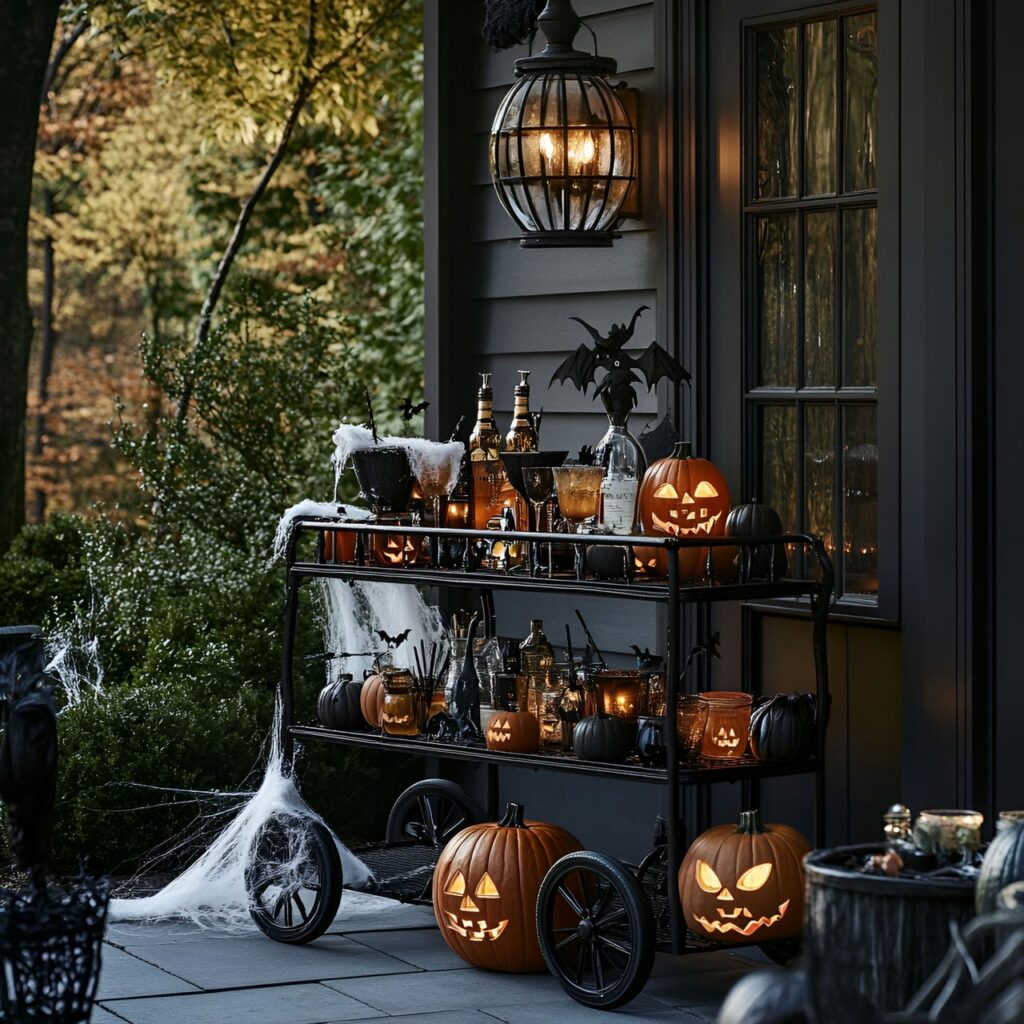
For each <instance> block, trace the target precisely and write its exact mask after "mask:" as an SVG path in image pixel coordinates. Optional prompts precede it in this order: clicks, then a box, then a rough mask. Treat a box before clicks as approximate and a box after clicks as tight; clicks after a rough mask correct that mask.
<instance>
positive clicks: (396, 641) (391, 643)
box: [374, 627, 412, 647]
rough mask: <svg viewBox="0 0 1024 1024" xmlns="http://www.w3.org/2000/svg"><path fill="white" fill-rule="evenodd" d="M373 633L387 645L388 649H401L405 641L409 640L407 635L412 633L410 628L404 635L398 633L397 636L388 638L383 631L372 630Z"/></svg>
mask: <svg viewBox="0 0 1024 1024" xmlns="http://www.w3.org/2000/svg"><path fill="white" fill-rule="evenodd" d="M374 632H375V633H376V634H377V636H379V637H380V638H381V640H383V641H384V643H386V644H387V645H388V647H401V646H402V644H404V643H405V641H406V640H408V639H409V634H410V633H411V632H412V627H410V628H409V629H407V630H406V631H405V632H404V633H399V634H398V636H390V635H389V634H388V633H385V632H384V630H383V629H377V630H374Z"/></svg>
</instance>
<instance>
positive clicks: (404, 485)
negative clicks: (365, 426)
mask: <svg viewBox="0 0 1024 1024" xmlns="http://www.w3.org/2000/svg"><path fill="white" fill-rule="evenodd" d="M352 468H353V469H354V470H355V471H356V480H358V481H359V490H360V491H361V492H362V495H363V497H364V498H365V499H366V500H367V501H368V502H369V503H370V507H371V508H372V509H373V510H374V512H376V513H377V514H378V515H380V514H383V513H388V512H408V511H409V500H410V498H412V489H413V486H414V484H415V483H416V477H415V475H414V474H413V471H412V466H411V465H410V464H409V455H408V453H407V452H406V450H405V449H404V448H401V447H399V446H398V445H386V444H378V445H375V446H374V447H373V448H359V449H357V450H356V451H354V452H353V453H352Z"/></svg>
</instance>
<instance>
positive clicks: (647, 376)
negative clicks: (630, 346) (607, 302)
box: [549, 306, 690, 426]
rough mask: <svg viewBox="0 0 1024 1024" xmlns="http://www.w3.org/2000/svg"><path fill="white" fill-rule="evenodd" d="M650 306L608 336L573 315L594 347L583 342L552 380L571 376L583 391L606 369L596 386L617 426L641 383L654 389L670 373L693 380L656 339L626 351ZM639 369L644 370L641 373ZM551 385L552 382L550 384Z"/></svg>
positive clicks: (673, 377) (634, 400) (674, 378)
mask: <svg viewBox="0 0 1024 1024" xmlns="http://www.w3.org/2000/svg"><path fill="white" fill-rule="evenodd" d="M646 309H650V306H641V307H640V308H639V309H638V310H637V311H636V312H635V313H634V314H633V317H632V319H631V320H630V321H629V325H628V326H627V325H626V324H624V323H623V324H612V326H611V327H610V328H609V330H608V334H607V336H605V335H602V334H601V332H600V331H598V329H597V328H596V327H593V326H591V325H590V324H588V323H587V322H586V320H581V319H580V318H579V317H578V316H571V317H569V319H570V320H575V321H576V322H577V323H578V324H581V325H582V326H583V327H584V328H586V330H587V332H588V333H589V334H590V336H591V337H592V338H593V339H594V347H593V348H590V347H588V346H587V345H585V344H584V345H580V346H579V348H577V349H576V351H575V352H574V353H573V354H572V355H571V356H569V358H568V359H566V360H565V361H564V362H562V364H561V365H560V366H559V367H558V369H557V370H555V372H554V374H552V377H551V384H554V383H555V381H558V382H559V383H560V384H564V383H565V382H566V381H567V380H571V381H572V382H573V384H574V385H575V386H576V387H577V388H578V389H579V390H580V391H582V392H583V394H586V393H587V388H588V387H589V386H590V385H591V384H594V383H596V382H597V371H598V370H604V377H603V379H602V380H601V382H600V383H599V384H598V385H597V387H596V389H595V390H594V394H595V395H597V396H600V398H601V401H602V403H603V404H604V408H605V412H607V413H608V419H609V420H611V422H612V423H613V424H614V425H615V426H625V423H626V420H627V419H628V417H629V414H630V413H631V412H632V411H633V407H634V406H635V405H636V403H637V394H636V387H635V385H637V384H644V383H646V385H647V390H648V391H650V390H651V389H652V388H653V387H654V385H655V384H657V383H658V381H660V380H662V379H663V378H665V377H668V378H669V380H671V381H672V383H673V384H679V383H681V382H683V381H685V382H686V383H687V384H689V383H690V374H689V371H687V370H686V369H685V368H684V367H683V366H682V365H681V364H680V363H679V362H678V361H677V360H676V359H674V358H673V357H672V356H670V355H669V354H668V353H667V352H666V351H665V350H664V349H663V348H662V347H661V346H660V345H659V344H658V343H657V342H656V341H652V342H651V343H650V345H648V346H647V348H645V349H643V350H642V351H641V352H637V353H633V352H626V351H624V349H625V346H626V344H627V342H629V341H630V339H631V338H632V337H633V332H634V330H635V329H636V322H637V320H639V319H640V316H641V314H642V313H643V312H644V310H646ZM637 371H639V372H640V373H641V374H643V378H641V377H640V376H638V374H637ZM549 387H550V385H549Z"/></svg>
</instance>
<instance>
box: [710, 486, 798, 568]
mask: <svg viewBox="0 0 1024 1024" xmlns="http://www.w3.org/2000/svg"><path fill="white" fill-rule="evenodd" d="M784 532H785V530H784V529H783V527H782V518H781V517H780V515H779V513H778V512H776V511H775V509H773V508H769V507H768V506H767V505H761V504H759V503H758V502H757V501H756V500H754V501H750V502H748V503H747V504H745V505H736V506H735V507H734V508H731V509H730V510H729V515H728V516H727V517H726V520H725V534H726V536H727V537H778V536H779V535H780V534H782V533H784ZM744 555H746V556H747V557H748V558H749V565H748V568H749V575H750V577H752V578H754V579H765V578H770V579H780V578H781V577H783V576H785V575H786V573H787V571H788V569H789V560H788V559H787V557H786V546H785V544H775V545H764V544H762V545H760V546H759V547H756V548H745V549H743V550H740V551H738V552H737V553H736V565H737V567H739V568H740V569H742V567H743V559H744Z"/></svg>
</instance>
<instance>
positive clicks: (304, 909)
mask: <svg viewBox="0 0 1024 1024" xmlns="http://www.w3.org/2000/svg"><path fill="white" fill-rule="evenodd" d="M310 533H313V534H315V535H316V537H317V547H316V552H317V553H316V555H315V556H314V560H302V559H300V558H299V557H298V551H299V543H300V540H301V538H302V537H303V536H308V535H309V534H310ZM329 533H333V534H334V535H335V536H339V535H345V534H352V533H354V534H356V539H355V546H354V551H355V555H354V557H353V558H352V560H351V561H350V562H349V563H345V564H337V563H334V562H328V561H326V560H324V559H323V557H322V556H323V544H324V541H323V538H324V536H325V535H326V534H329ZM398 534H400V535H402V537H403V538H408V537H410V536H413V537H419V540H420V543H423V544H424V546H426V545H425V542H427V541H430V542H431V547H432V549H433V550H434V551H436V550H437V545H438V543H442V544H453V543H459V544H465V543H474V544H476V543H480V542H484V543H492V542H494V541H496V540H500V541H503V542H505V543H506V544H507V543H517V544H523V545H526V544H529V543H531V542H533V543H540V544H547V543H548V542H552V543H555V544H565V543H566V542H567V541H570V542H571V543H573V544H581V545H585V546H587V547H589V546H591V545H618V546H620V547H626V548H627V549H628V550H629V555H630V557H629V558H628V559H626V563H627V565H629V566H632V564H633V559H632V549H633V548H634V547H641V546H642V547H643V548H644V549H648V550H650V549H657V550H658V551H659V553H660V552H663V553H664V554H665V555H666V556H667V558H666V563H665V564H666V565H667V576H666V577H665V578H662V579H657V578H652V577H649V576H643V575H633V574H632V572H629V574H628V575H627V576H625V577H624V578H622V579H619V580H596V579H585V580H581V579H578V578H577V575H576V573H571V572H566V573H564V574H562V575H558V574H552V575H539V574H537V575H531V574H529V573H528V572H526V571H522V572H516V571H512V572H509V571H498V570H494V571H489V570H485V569H480V570H475V571H466V570H464V569H462V568H452V569H444V568H434V567H427V566H420V565H418V564H413V565H408V566H386V565H375V564H372V559H371V558H370V557H369V555H368V554H367V553H368V552H369V551H370V550H371V549H372V547H373V541H374V538H375V537H376V538H377V540H378V541H380V540H381V539H383V538H381V537H380V536H379V535H385V536H394V535H398ZM399 543H400V544H404V543H405V541H404V540H400V541H399ZM782 545H789V546H791V547H795V548H797V549H801V550H803V551H804V552H806V553H808V554H809V555H810V556H811V558H813V560H814V563H815V564H816V567H817V571H816V576H815V578H808V579H792V578H786V577H776V575H775V572H774V563H775V556H774V554H773V555H772V556H771V558H770V559H769V561H770V563H771V567H770V568H769V570H768V572H767V573H764V574H763V575H762V576H759V577H755V575H754V572H753V570H752V567H753V566H755V565H759V566H761V567H762V569H760V570H758V571H760V572H762V573H763V572H764V570H763V566H764V562H765V559H764V555H765V552H770V553H771V552H775V551H780V550H784V549H783V548H782V547H781V546H782ZM349 547H350V548H351V547H352V545H351V544H350V545H349ZM694 547H699V548H702V549H704V551H705V552H706V554H707V558H706V563H705V564H706V570H707V571H706V573H705V574H704V578H703V579H702V580H701V581H700V582H692V583H691V582H684V581H682V580H680V579H679V563H678V560H677V557H676V555H677V553H678V552H679V551H680V550H681V549H684V548H690V549H692V548H694ZM722 548H728V549H731V551H730V555H729V558H730V565H734V566H736V567H737V568H736V571H735V572H731V573H730V574H728V575H726V574H722V573H720V574H718V575H716V573H715V566H716V564H718V565H721V564H722V559H721V557H719V558H715V557H714V556H715V554H716V549H722ZM733 552H735V556H734V557H733V555H732V553H733ZM717 553H718V554H719V556H721V555H722V554H723V552H720V551H719V552H717ZM286 561H287V593H286V602H285V622H284V655H283V666H282V673H281V682H280V702H281V709H282V717H281V729H282V736H281V741H282V746H283V749H284V750H285V753H286V756H287V755H288V754H289V753H290V751H291V749H292V746H293V744H294V742H295V741H296V740H298V741H301V742H307V741H315V740H319V741H325V742H329V743H337V744H343V745H347V746H351V747H362V748H368V749H374V750H386V751H389V752H392V753H396V754H401V753H405V754H417V755H422V756H429V757H438V758H449V759H453V760H462V761H473V762H478V763H484V764H486V765H487V766H488V772H489V774H490V775H491V779H492V782H493V786H492V790H493V789H496V780H497V770H498V768H499V767H500V766H501V765H503V764H504V765H516V766H525V767H529V768H533V769H541V770H551V771H559V772H564V773H569V774H577V775H589V776H598V777H610V778H617V779H631V780H635V781H637V782H645V783H654V784H657V785H661V786H664V787H665V823H664V829H663V835H662V841H660V842H658V843H657V845H656V848H655V850H654V851H653V852H652V853H651V854H650V855H649V856H648V857H647V858H645V860H644V861H643V862H642V863H641V865H639V867H638V868H636V869H632V870H629V869H626V870H624V868H623V865H621V864H620V863H619V862H618V861H615V860H614V858H611V857H606V856H605V855H603V854H600V853H599V852H587V853H586V854H585V855H584V854H580V855H572V856H574V857H576V858H577V860H578V859H579V858H580V857H583V858H584V860H583V861H580V862H578V863H577V862H576V861H574V862H573V863H572V864H570V865H568V867H567V870H572V871H574V872H576V873H580V872H583V873H587V872H589V873H590V875H591V876H593V877H592V879H591V881H592V882H593V887H594V891H595V892H598V893H600V894H601V895H599V897H598V901H599V902H600V903H601V905H602V914H603V917H602V919H603V920H604V919H607V920H608V921H609V922H611V921H612V920H613V919H614V924H613V925H612V924H609V930H608V932H607V934H606V936H605V939H603V940H602V942H601V943H600V944H597V943H596V940H594V942H595V945H600V946H601V948H602V949H604V951H605V952H607V953H608V955H609V961H608V962H607V963H602V962H601V958H600V956H599V955H598V953H597V952H595V953H594V956H593V966H592V968H591V967H590V966H587V967H586V969H580V968H579V964H578V963H577V962H574V963H567V962H565V961H564V960H563V959H562V958H560V955H559V952H558V950H559V948H560V946H564V945H565V941H568V940H558V941H556V939H557V938H558V937H556V936H555V935H554V934H553V932H554V931H558V932H560V933H565V932H566V931H567V929H566V928H565V927H564V926H563V927H560V928H558V929H554V928H553V924H552V922H553V921H554V919H555V912H556V911H555V907H554V905H553V901H557V899H558V894H559V892H561V893H563V894H564V893H565V886H564V885H561V884H560V881H559V878H558V877H554V878H548V879H546V880H545V884H544V886H543V887H542V889H541V893H540V898H539V900H538V909H537V914H538V921H537V925H538V935H539V938H540V941H541V947H542V950H543V951H544V954H545V960H546V961H547V963H548V966H549V967H550V968H551V969H552V973H554V974H555V975H556V977H558V978H559V980H560V982H561V983H562V985H563V987H564V988H565V989H566V991H567V992H568V993H569V994H570V995H571V996H572V997H573V998H575V999H576V1000H577V1001H579V1002H582V1003H585V1004H587V1005H590V1006H596V1007H604V1008H612V1007H614V1006H619V1005H622V1004H623V1003H624V1002H626V1001H628V1000H629V999H631V998H633V997H634V996H635V995H636V994H637V993H638V992H639V990H640V989H641V988H642V987H643V985H644V983H645V982H646V980H647V976H648V975H649V973H650V969H651V965H652V963H653V957H654V952H655V950H656V949H658V950H664V951H666V952H671V953H675V954H686V953H696V952H703V951H707V950H711V949H718V950H721V949H722V946H721V944H717V943H714V942H712V941H709V940H708V939H706V938H700V937H698V936H696V935H695V934H694V933H692V932H691V931H688V929H687V927H686V923H685V921H684V918H683V912H682V907H681V905H680V901H679V894H678V890H677V885H676V874H677V871H678V868H679V865H680V863H681V861H682V858H683V854H684V853H685V849H684V836H683V835H682V831H683V826H682V825H681V823H680V814H679V811H680V793H681V789H682V787H684V786H689V785H694V784H701V785H703V784H713V783H716V782H736V781H741V782H749V783H751V784H754V785H756V783H757V782H758V781H759V780H761V779H764V778H768V777H773V776H781V775H795V774H813V775H814V777H815V791H816V799H815V820H816V840H817V843H818V845H822V844H823V841H824V835H823V826H824V767H825V758H824V753H825V737H826V729H827V724H828V709H829V704H830V697H829V687H828V665H827V656H826V635H825V633H826V624H827V619H828V614H829V605H830V602H831V597H832V588H833V570H832V563H831V560H830V558H829V555H828V553H827V551H826V550H825V548H824V545H823V544H822V542H821V540H820V539H819V538H817V537H814V536H810V535H806V534H791V535H785V536H779V537H729V538H711V537H700V538H688V537H687V538H678V537H671V536H657V537H643V538H639V537H636V536H630V537H625V536H615V535H601V534H593V535H591V534H579V535H572V537H571V538H570V537H568V536H567V535H566V534H564V533H559V534H545V533H522V532H495V531H481V530H468V529H447V528H445V529H442V528H434V527H419V526H406V525H401V526H393V525H379V524H376V523H374V522H372V521H359V522H351V521H346V520H344V519H341V518H338V519H331V518H322V517H315V518H299V519H297V520H295V521H294V522H293V524H292V528H291V535H290V538H289V543H288V546H287V558H286ZM435 565H436V559H435ZM313 578H336V579H341V580H348V581H374V582H391V583H402V584H418V585H421V586H426V587H458V588H461V589H479V590H480V591H482V592H484V593H487V594H489V593H490V592H491V591H495V590H525V591H536V592H540V593H564V594H587V595H590V596H595V595H600V596H606V597H615V598H619V599H622V600H627V601H643V602H650V603H656V604H661V605H662V606H664V607H665V608H666V610H667V615H666V620H665V621H666V629H665V636H664V649H663V651H662V652H661V653H662V654H663V655H664V665H665V721H664V727H663V735H664V743H665V747H666V754H667V756H666V763H667V765H668V766H669V767H668V768H667V769H666V768H651V767H645V766H643V765H641V764H639V763H637V764H632V763H626V764H604V763H594V762H587V761H582V760H578V759H577V758H576V757H574V756H572V755H570V754H562V753H545V752H541V753H537V754H516V753H500V752H497V751H492V750H488V749H485V748H483V747H476V746H459V745H455V744H453V743H441V742H437V741H435V740H432V739H428V738H425V737H424V738H406V737H389V736H386V735H379V734H376V733H371V732H365V731H364V732H356V731H351V732H350V731H343V730H335V729H328V728H325V727H324V726H323V725H321V724H319V723H317V722H316V721H315V720H313V721H309V722H300V721H298V720H297V718H296V709H295V702H294V693H293V685H292V662H293V657H294V653H295V652H294V640H295V626H296V617H297V613H298V603H299V602H298V598H299V591H300V588H301V586H302V584H303V583H304V582H305V581H306V580H309V579H313ZM787 597H788V598H803V599H805V600H807V601H808V602H809V606H810V611H811V613H812V616H813V648H814V666H815V676H816V697H817V708H818V714H817V725H816V735H815V745H814V752H813V754H812V755H811V756H810V757H808V758H806V759H803V760H799V761H796V762H787V763H782V764H773V763H761V762H757V761H754V760H752V759H749V758H747V759H742V760H739V761H737V763H734V764H730V763H727V762H726V763H723V762H717V763H714V764H710V763H709V764H701V765H699V766H689V765H687V766H679V763H678V757H677V738H676V705H677V700H678V697H679V696H680V694H679V692H678V690H679V678H680V671H681V667H682V660H683V659H682V657H681V653H682V652H681V646H682V642H683V641H682V616H683V609H684V606H686V605H693V604H698V605H699V604H707V603H710V602H721V601H741V602H746V601H763V600H767V599H772V598H787ZM744 686H745V687H748V688H749V682H748V681H745V682H744ZM492 813H493V809H492ZM481 819H482V812H481V810H480V809H479V808H478V807H477V806H476V805H475V802H474V801H473V800H472V799H471V798H470V797H469V796H468V794H466V793H465V792H464V791H462V790H461V788H460V787H458V786H456V785H454V784H453V783H451V782H446V781H444V780H425V781H423V782H420V783H417V784H416V785H415V786H413V787H411V789H410V790H409V791H407V792H406V793H404V794H403V795H402V796H401V797H400V798H399V801H398V803H397V804H396V806H395V808H394V809H393V810H392V813H391V817H390V820H389V824H388V834H387V839H386V842H385V843H383V844H380V845H379V846H377V847H372V848H369V849H365V850H360V851H357V852H358V853H359V854H360V856H361V857H363V858H364V860H366V862H367V863H368V864H369V865H370V867H371V870H373V872H374V875H375V877H376V882H375V884H376V886H377V891H382V892H384V893H386V894H389V895H395V896H398V897H399V898H402V899H407V900H413V899H421V900H429V896H430V876H431V873H432V869H433V864H434V862H435V861H436V859H437V857H438V855H439V853H440V849H441V848H442V847H443V845H444V843H445V842H446V841H447V839H448V838H450V836H451V835H453V834H454V833H455V832H456V831H458V829H459V828H462V827H464V826H465V825H467V824H471V823H474V822H475V821H479V820H481ZM317 828H319V826H317ZM283 836H284V833H281V834H278V835H270V836H268V837H267V838H266V844H267V849H266V850H264V853H265V854H271V855H269V856H265V857H261V858H259V861H260V862H261V863H270V862H273V860H274V857H273V856H272V854H273V853H274V847H273V843H275V842H276V843H277V844H278V847H281V848H280V849H279V850H278V859H279V860H285V859H286V858H288V857H291V858H292V859H293V860H294V858H295V851H294V850H292V849H287V848H284V847H282V844H284V846H285V847H286V846H287V843H286V840H285V839H284V837H283ZM313 838H314V841H313V842H312V843H311V844H310V845H309V847H308V851H307V853H306V855H305V859H306V861H308V863H307V864H306V865H305V866H304V867H303V872H304V874H302V878H303V879H304V884H305V888H306V889H307V890H308V893H307V896H306V900H305V901H303V899H302V897H301V895H300V896H298V903H297V904H296V903H295V901H294V899H292V898H291V895H292V894H290V893H289V892H283V891H281V888H280V887H279V886H278V887H276V888H275V887H274V886H273V885H272V884H271V882H272V879H271V878H270V876H269V875H267V874H266V871H264V877H261V878H254V879H252V881H251V883H250V894H251V896H252V898H253V917H254V919H255V920H256V922H257V924H258V925H259V926H260V927H261V928H262V929H263V930H264V931H265V932H266V933H267V934H268V935H270V936H271V937H273V938H276V939H278V940H279V941H290V942H296V941H298V942H301V941H308V940H309V939H311V938H315V937H316V936H317V935H319V934H322V932H323V931H324V930H325V929H326V928H327V927H328V925H329V924H330V920H331V919H333V915H334V913H335V912H336V911H337V907H338V902H337V899H338V898H340V890H341V887H342V879H341V868H340V864H339V863H338V856H337V851H336V848H335V846H334V843H333V841H332V840H331V839H330V836H329V833H327V831H326V829H323V830H322V834H317V835H314V837H313ZM567 859H568V858H563V860H567ZM396 864H398V865H399V866H400V869H399V870H397V871H396V870H395V865H396ZM560 864H561V862H559V863H558V864H556V865H555V866H554V867H553V868H552V869H551V872H557V871H558V869H559V865H560ZM378 867H380V869H381V870H379V871H378V870H377V868H378ZM551 872H549V875H550V874H551ZM388 877H392V878H395V879H401V880H402V881H399V882H396V883H395V884H393V885H390V886H389V885H388V884H387V882H386V879H387V878H388ZM382 879H384V880H385V881H382ZM410 879H412V880H413V881H412V882H411V883H410V881H409V880H410ZM292 888H294V885H293V886H292ZM265 892H270V893H273V899H272V900H271V901H269V902H268V901H266V900H261V896H262V895H263V893H265ZM307 904H309V905H307ZM332 904H333V905H332ZM612 906H614V907H615V909H614V911H613V912H610V911H609V907H612ZM576 910H578V911H580V912H581V913H583V914H584V916H586V917H587V922H586V925H585V928H584V929H583V930H582V931H578V932H577V933H573V934H574V941H577V942H579V941H582V940H581V939H580V938H579V936H580V935H582V934H583V931H585V932H586V935H587V938H588V941H590V936H591V933H592V932H593V931H594V930H595V929H596V928H597V927H598V926H599V924H600V922H599V921H598V920H597V918H596V917H592V916H591V915H590V912H589V910H587V909H586V908H576ZM574 912H575V911H574ZM558 920H559V923H560V924H563V925H564V921H565V908H564V907H562V908H559V918H558ZM581 925H582V922H581ZM763 945H764V946H765V948H766V952H768V953H769V955H772V956H774V957H776V958H783V957H784V955H785V954H786V950H784V949H773V948H772V947H771V945H770V944H763ZM582 959H583V958H582V954H581V957H580V962H582ZM588 964H589V960H588Z"/></svg>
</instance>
